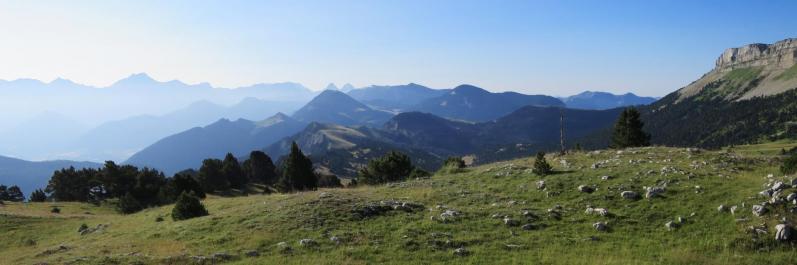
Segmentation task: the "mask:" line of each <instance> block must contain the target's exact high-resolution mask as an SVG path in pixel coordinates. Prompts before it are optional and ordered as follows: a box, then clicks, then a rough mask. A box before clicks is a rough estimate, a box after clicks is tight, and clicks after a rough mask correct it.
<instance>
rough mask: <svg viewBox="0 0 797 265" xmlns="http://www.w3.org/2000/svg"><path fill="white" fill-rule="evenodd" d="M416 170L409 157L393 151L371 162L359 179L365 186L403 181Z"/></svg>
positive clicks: (361, 171)
mask: <svg viewBox="0 0 797 265" xmlns="http://www.w3.org/2000/svg"><path fill="white" fill-rule="evenodd" d="M414 168H415V167H413V166H412V162H411V161H410V157H409V156H407V155H405V154H403V153H400V152H396V151H391V152H389V153H387V154H386V155H384V156H382V157H379V158H376V159H373V160H371V161H369V162H368V166H366V167H365V168H363V169H361V170H360V172H359V174H358V177H357V179H358V180H359V181H361V182H362V183H365V184H380V183H387V182H394V181H402V180H405V179H407V178H408V177H409V176H410V173H411V172H412V170H413V169H414Z"/></svg>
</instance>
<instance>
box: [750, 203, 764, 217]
mask: <svg viewBox="0 0 797 265" xmlns="http://www.w3.org/2000/svg"><path fill="white" fill-rule="evenodd" d="M766 213H767V208H766V207H764V206H763V205H753V214H755V215H756V216H762V215H764V214H766Z"/></svg>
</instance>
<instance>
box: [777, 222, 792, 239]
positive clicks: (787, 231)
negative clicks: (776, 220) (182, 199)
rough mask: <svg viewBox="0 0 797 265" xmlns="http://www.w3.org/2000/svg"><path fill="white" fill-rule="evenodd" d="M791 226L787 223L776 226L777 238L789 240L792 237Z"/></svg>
mask: <svg viewBox="0 0 797 265" xmlns="http://www.w3.org/2000/svg"><path fill="white" fill-rule="evenodd" d="M791 230H792V228H791V226H789V225H787V224H779V225H776V226H775V240H778V241H788V240H791V239H792V236H791V233H792V231H791Z"/></svg>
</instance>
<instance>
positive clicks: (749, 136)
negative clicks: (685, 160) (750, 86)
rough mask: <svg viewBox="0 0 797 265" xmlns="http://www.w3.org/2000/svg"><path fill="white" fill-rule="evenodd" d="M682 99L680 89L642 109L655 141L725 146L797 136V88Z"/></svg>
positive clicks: (708, 146)
mask: <svg viewBox="0 0 797 265" xmlns="http://www.w3.org/2000/svg"><path fill="white" fill-rule="evenodd" d="M679 98H680V95H679V93H678V92H675V93H672V94H670V95H667V96H666V97H664V98H662V99H661V100H659V101H657V102H656V103H654V104H652V105H650V106H648V107H644V108H642V109H641V112H642V118H643V120H644V121H645V130H647V131H648V132H650V133H651V134H652V138H651V142H652V143H654V144H661V145H667V146H698V147H703V148H720V147H724V146H729V145H731V144H746V143H755V142H758V141H760V140H778V139H789V138H791V139H793V138H797V125H795V123H794V122H793V121H794V117H797V89H792V90H789V91H786V92H783V93H780V94H777V95H773V96H762V97H754V98H750V99H746V100H740V101H727V100H724V99H723V98H721V97H713V98H706V97H691V98H687V99H683V100H679Z"/></svg>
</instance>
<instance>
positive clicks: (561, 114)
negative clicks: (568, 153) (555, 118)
mask: <svg viewBox="0 0 797 265" xmlns="http://www.w3.org/2000/svg"><path fill="white" fill-rule="evenodd" d="M559 147H560V151H559V153H560V154H561V155H564V154H565V109H564V108H560V109H559Z"/></svg>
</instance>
